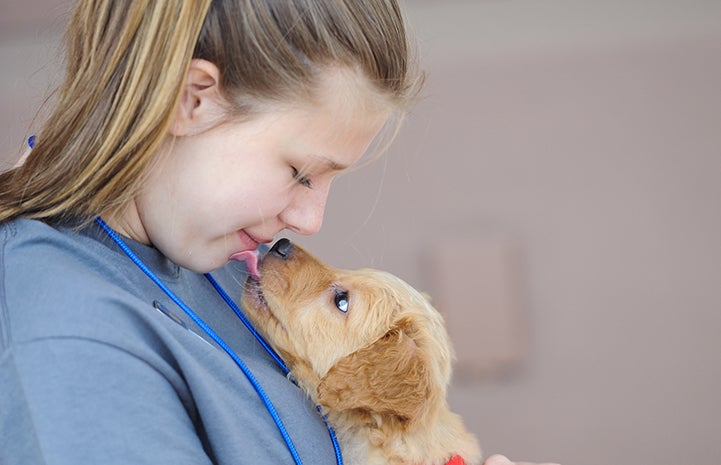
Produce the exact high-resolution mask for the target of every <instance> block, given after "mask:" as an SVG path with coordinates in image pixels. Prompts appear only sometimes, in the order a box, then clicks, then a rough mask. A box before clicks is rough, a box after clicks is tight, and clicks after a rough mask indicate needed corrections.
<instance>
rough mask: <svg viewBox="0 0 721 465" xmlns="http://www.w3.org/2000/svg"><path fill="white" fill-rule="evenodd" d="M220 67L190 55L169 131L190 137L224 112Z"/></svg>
mask: <svg viewBox="0 0 721 465" xmlns="http://www.w3.org/2000/svg"><path fill="white" fill-rule="evenodd" d="M224 102H225V100H224V98H223V97H222V95H221V93H220V70H218V67H217V66H215V65H214V64H213V63H211V62H209V61H206V60H201V59H198V58H194V59H193V60H191V61H190V67H189V68H188V73H187V75H186V77H185V82H184V84H183V91H182V93H181V95H180V102H178V107H177V109H176V110H175V118H174V119H173V122H172V124H171V125H170V129H169V132H170V134H172V135H174V136H192V135H195V134H199V133H201V132H203V131H205V130H206V129H210V128H211V127H213V126H215V125H216V124H217V123H218V122H219V121H220V120H221V118H222V117H223V115H224V105H223V103H224Z"/></svg>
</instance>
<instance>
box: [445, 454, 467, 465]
mask: <svg viewBox="0 0 721 465" xmlns="http://www.w3.org/2000/svg"><path fill="white" fill-rule="evenodd" d="M446 465H466V462H464V461H463V459H462V458H461V456H460V455H454V456H453V457H451V459H450V460H449V461H448V463H447V464H446Z"/></svg>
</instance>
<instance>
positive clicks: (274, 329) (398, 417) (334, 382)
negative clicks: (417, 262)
mask: <svg viewBox="0 0 721 465" xmlns="http://www.w3.org/2000/svg"><path fill="white" fill-rule="evenodd" d="M291 247H292V248H289V252H288V253H287V255H285V256H281V254H277V253H274V252H273V251H271V252H269V253H268V254H266V256H265V258H264V259H263V260H262V262H261V264H260V279H259V280H254V279H250V280H249V281H248V285H247V287H246V290H245V293H244V295H243V305H244V307H245V309H246V312H247V313H248V316H249V318H251V320H252V321H253V323H254V324H255V325H256V327H257V328H258V330H259V331H260V332H261V333H262V334H263V335H264V337H266V338H267V340H268V342H269V343H270V344H271V345H272V346H273V347H274V348H275V349H276V350H277V351H278V353H279V354H280V355H281V356H282V357H283V359H284V360H285V361H286V363H287V364H288V367H289V368H290V370H291V372H292V374H293V375H294V377H295V378H296V379H297V381H298V384H299V386H300V387H301V388H302V389H303V390H304V391H305V392H306V393H307V394H308V395H309V396H310V398H311V399H312V400H313V401H314V402H315V403H317V404H318V405H320V406H321V407H322V408H323V412H324V413H325V414H326V415H327V417H328V420H329V421H330V423H331V425H332V426H333V427H334V428H335V430H336V433H337V435H338V439H339V441H340V444H341V448H342V450H343V456H344V460H345V463H346V464H348V465H374V464H378V465H381V464H382V465H406V464H407V465H442V464H445V463H446V462H448V460H449V459H450V458H451V457H452V456H453V455H455V454H458V455H460V456H461V457H463V459H464V460H465V462H466V463H467V464H469V465H471V464H477V463H480V459H481V457H480V449H479V447H478V444H477V442H476V440H475V438H474V437H473V436H472V435H471V434H470V433H469V432H468V431H467V430H466V429H465V427H464V425H463V422H462V420H461V418H460V417H459V416H458V415H456V414H455V413H452V412H451V411H450V410H449V407H448V403H447V401H446V389H447V387H448V384H449V381H450V376H451V360H452V357H453V352H452V348H451V346H450V342H449V339H448V335H447V332H446V330H445V326H444V323H443V318H442V317H441V315H440V314H439V313H438V312H437V311H436V310H435V309H434V308H433V307H432V306H431V304H430V303H429V300H428V299H427V298H426V296H424V295H423V294H421V293H419V292H418V291H416V290H415V289H413V288H412V287H411V286H409V285H408V284H406V283H405V282H403V281H402V280H401V279H399V278H397V277H395V276H393V275H391V274H389V273H385V272H382V271H377V270H370V269H363V270H355V271H349V270H341V269H336V268H333V267H330V266H328V265H326V264H324V263H322V262H320V261H319V260H318V259H316V258H315V257H313V256H312V255H310V254H309V253H308V252H306V251H305V250H303V249H302V248H300V247H298V246H297V245H292V246H291ZM344 299H346V302H347V303H348V306H347V312H343V311H341V310H340V309H339V308H338V307H340V308H345V306H344V302H343V300H344Z"/></svg>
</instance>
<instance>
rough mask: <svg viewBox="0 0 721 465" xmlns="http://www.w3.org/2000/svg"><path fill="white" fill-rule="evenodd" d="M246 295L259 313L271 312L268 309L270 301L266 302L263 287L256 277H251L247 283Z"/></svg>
mask: <svg viewBox="0 0 721 465" xmlns="http://www.w3.org/2000/svg"><path fill="white" fill-rule="evenodd" d="M245 293H246V295H247V296H248V298H249V299H251V300H250V301H251V302H253V304H254V305H253V307H254V308H255V310H259V311H266V312H267V311H270V309H269V308H268V301H267V300H265V295H264V294H263V287H262V286H261V285H260V280H259V279H258V278H256V277H255V276H249V277H248V279H247V280H246V281H245Z"/></svg>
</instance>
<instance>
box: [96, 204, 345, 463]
mask: <svg viewBox="0 0 721 465" xmlns="http://www.w3.org/2000/svg"><path fill="white" fill-rule="evenodd" d="M95 222H96V223H97V224H98V225H99V226H100V227H101V228H102V229H103V231H105V233H106V234H107V235H108V237H110V238H111V239H112V240H113V242H115V243H116V244H117V245H118V247H120V249H121V250H122V251H123V252H125V255H127V256H128V258H130V260H132V261H133V263H135V265H136V266H137V267H138V268H140V270H141V271H143V273H145V274H146V275H147V276H148V277H149V278H150V279H151V280H152V281H153V282H154V283H155V284H156V285H157V286H158V287H159V288H160V289H161V290H162V291H163V292H165V294H166V295H167V296H168V297H170V299H171V300H172V301H173V302H175V303H176V304H177V305H178V307H180V308H181V309H182V310H183V311H184V312H185V314H186V315H188V317H189V318H190V319H191V320H193V322H194V323H195V324H196V325H198V327H199V328H200V329H202V330H203V331H204V332H205V334H207V335H208V336H209V337H210V338H211V339H212V340H213V341H215V343H216V344H218V345H219V346H220V347H221V348H222V349H223V350H224V351H225V352H226V353H227V354H228V355H229V356H230V358H232V359H233V361H234V362H235V364H236V365H238V367H239V368H240V370H241V371H242V372H243V374H245V377H246V378H248V381H250V384H251V385H252V386H253V388H254V389H255V392H256V393H257V394H258V396H259V397H260V399H261V400H262V401H263V404H264V405H265V408H266V410H268V413H269V414H270V416H271V417H272V418H273V421H274V422H275V425H276V426H277V427H278V431H280V434H281V436H283V440H284V441H285V443H286V445H287V446H288V450H289V451H290V455H291V456H293V461H294V462H295V463H296V465H303V462H302V461H301V460H300V456H299V455H298V451H297V450H296V447H295V445H294V444H293V440H292V439H291V438H290V435H289V434H288V431H287V430H286V428H285V425H284V424H283V421H282V420H281V418H280V416H279V415H278V412H277V410H276V409H275V406H273V403H272V402H271V400H270V397H268V395H267V394H266V393H265V391H264V390H263V387H262V386H261V385H260V382H258V380H257V378H256V377H255V375H253V373H252V372H251V371H250V368H248V366H247V365H246V364H245V363H244V362H243V360H241V358H240V357H238V355H237V354H236V353H235V352H234V351H233V349H231V348H230V346H228V344H227V343H226V342H225V341H223V339H221V338H220V336H219V335H218V334H217V333H216V332H215V331H214V330H213V328H211V327H210V326H208V324H207V323H205V322H204V321H203V320H202V319H201V318H200V317H199V316H198V315H197V314H196V313H195V312H194V311H193V310H192V309H191V308H190V307H188V306H187V305H186V304H185V302H183V301H182V300H181V299H180V298H179V297H178V296H177V295H175V293H174V292H173V291H172V290H170V288H169V287H168V286H167V285H166V284H165V283H164V282H163V281H161V280H160V278H158V276H157V275H156V274H155V273H153V271H152V270H151V269H150V268H148V267H147V265H145V263H143V261H142V260H141V259H140V257H138V256H137V255H136V254H135V252H133V251H132V250H131V249H130V247H128V245H127V244H126V243H125V241H123V239H122V238H121V237H120V236H119V235H118V234H117V233H116V232H115V231H113V230H112V229H110V227H109V226H108V225H107V224H106V223H105V222H104V221H103V220H102V219H101V218H100V217H97V218H95ZM205 277H206V278H207V279H208V281H210V283H211V284H212V285H213V287H214V288H215V290H216V292H218V294H220V296H221V297H222V298H223V300H225V302H226V303H227V304H228V306H229V307H230V308H231V309H232V310H233V312H235V314H236V315H237V316H238V318H240V320H241V321H242V322H243V324H244V325H245V327H246V328H248V330H249V331H250V332H251V334H252V335H253V336H254V337H255V338H256V339H257V340H258V342H259V343H260V344H261V345H262V346H263V348H264V349H265V350H266V351H267V352H268V354H270V356H271V357H273V359H274V360H275V361H276V363H278V365H279V366H280V368H281V370H283V372H284V373H285V374H286V375H288V374H289V373H290V371H289V370H288V367H287V366H286V365H285V363H284V362H283V360H282V359H281V358H280V356H279V355H278V354H277V353H276V352H275V351H274V350H273V349H272V348H271V347H270V346H269V345H268V344H267V343H266V342H265V341H264V340H263V338H262V337H261V336H260V334H258V332H257V331H256V330H255V328H254V327H253V325H252V324H251V323H250V321H248V319H247V318H246V316H245V315H244V314H243V312H242V311H241V310H240V308H239V307H238V305H237V304H236V303H235V302H234V301H233V299H231V298H230V296H228V294H227V293H226V292H225V290H224V289H223V288H222V287H220V284H218V282H217V281H216V280H215V278H213V277H212V276H211V275H210V273H206V274H205ZM316 408H317V409H318V412H320V407H316ZM323 420H324V421H325V422H326V426H327V427H328V433H329V434H330V439H331V442H332V443H333V449H334V451H335V457H336V463H337V464H338V465H343V456H342V455H341V451H340V445H339V444H338V440H337V438H336V435H335V432H334V431H333V428H332V427H331V426H330V424H328V421H327V419H326V418H325V417H323Z"/></svg>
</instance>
